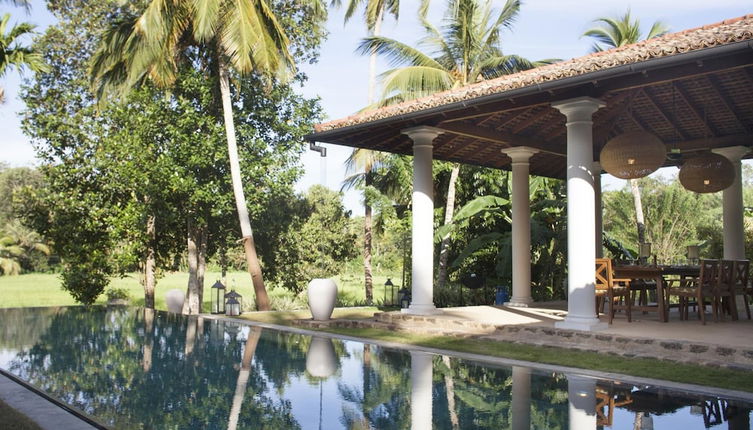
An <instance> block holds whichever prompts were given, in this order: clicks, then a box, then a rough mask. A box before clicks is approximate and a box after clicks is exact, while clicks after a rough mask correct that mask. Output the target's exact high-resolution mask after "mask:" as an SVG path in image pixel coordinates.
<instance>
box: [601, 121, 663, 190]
mask: <svg viewBox="0 0 753 430" xmlns="http://www.w3.org/2000/svg"><path fill="white" fill-rule="evenodd" d="M666 156H667V148H666V147H665V146H664V144H663V143H662V141H661V140H659V138H657V137H656V136H654V135H653V134H651V133H648V132H645V131H631V132H628V133H623V134H621V135H619V136H617V137H615V138H613V139H610V140H609V141H608V142H607V144H606V145H604V148H602V149H601V154H600V155H599V161H600V162H601V167H602V168H604V170H606V171H607V173H609V174H611V175H612V176H616V177H618V178H620V179H636V178H642V177H644V176H648V175H650V174H651V173H653V172H655V171H656V169H658V168H659V167H661V166H662V164H664V159H665V157H666Z"/></svg>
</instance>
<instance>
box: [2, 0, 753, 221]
mask: <svg viewBox="0 0 753 430" xmlns="http://www.w3.org/2000/svg"><path fill="white" fill-rule="evenodd" d="M343 3H346V2H343ZM419 3H420V0H402V2H401V6H400V17H399V22H395V20H394V19H392V17H390V16H388V17H387V19H386V20H385V23H384V25H383V27H382V34H383V35H385V36H388V37H392V38H394V39H397V40H400V41H402V42H406V43H409V44H412V45H416V44H417V42H418V41H419V40H420V38H421V36H422V29H421V27H420V26H419V25H418V20H417V18H416V11H417V9H418V5H419ZM492 3H493V4H494V5H495V6H496V7H497V8H501V7H502V5H503V4H504V1H503V0H492ZM446 4H447V2H446V0H445V1H441V0H434V1H432V3H431V5H432V6H431V8H430V10H429V19H430V20H431V21H432V22H433V23H434V24H435V25H436V26H439V25H441V23H442V22H441V20H442V16H443V13H444V9H445V6H446ZM628 7H629V8H630V9H631V11H632V15H633V16H634V17H637V18H640V20H641V23H642V27H643V31H644V33H645V32H647V31H648V29H649V28H650V26H651V24H652V23H653V22H654V21H656V20H660V21H662V22H664V23H665V24H666V25H668V26H669V28H670V30H671V31H672V32H675V31H681V30H685V29H688V28H694V27H698V26H702V25H706V24H713V23H716V22H719V21H722V20H724V19H729V18H735V17H738V16H742V15H745V14H748V13H753V7H751V3H750V1H749V0H715V1H708V0H632V1H614V0H528V1H525V0H524V1H523V5H522V7H521V11H520V14H519V15H518V19H517V20H516V22H515V24H514V26H513V28H512V29H511V30H509V31H506V32H504V33H503V35H502V48H503V51H504V52H505V53H506V54H518V55H521V56H523V57H526V58H528V59H531V60H537V59H545V58H561V59H569V58H573V57H579V56H582V55H585V54H587V53H588V51H589V49H590V46H591V41H590V40H589V39H588V38H582V37H580V35H581V34H583V33H584V32H585V31H586V30H587V29H589V28H591V27H593V25H594V24H593V20H594V19H596V18H598V17H602V16H619V15H622V14H623V13H624V12H625V11H626V10H627V8H628ZM8 12H9V13H11V14H12V18H11V23H13V22H17V21H26V22H30V23H33V24H36V25H37V26H38V27H37V31H38V32H42V31H43V30H44V28H46V27H47V26H48V25H51V24H53V23H54V18H53V17H52V16H51V15H50V14H49V12H47V10H46V9H45V6H44V2H43V1H40V0H35V1H32V8H31V11H30V13H29V14H28V15H27V14H26V12H25V11H24V10H23V9H22V8H16V7H13V6H11V5H10V3H9V2H7V1H5V2H3V1H2V0H0V15H1V14H4V13H8ZM327 29H328V31H329V35H328V38H327V40H326V41H325V42H324V43H323V45H322V47H321V55H320V57H319V61H318V62H317V63H316V64H313V65H304V66H302V67H301V69H302V70H303V71H304V72H305V73H306V74H307V75H308V81H307V82H306V84H305V85H304V86H303V87H302V88H301V89H300V90H301V92H302V93H303V94H304V95H305V96H307V97H319V98H320V99H321V105H322V107H323V109H324V112H325V115H326V119H325V121H326V120H333V119H338V118H342V117H345V116H348V115H351V114H353V113H354V112H356V111H358V110H360V109H361V108H362V107H363V106H365V105H366V104H367V103H366V100H367V91H368V58H367V57H362V56H359V55H358V54H356V53H355V49H356V47H357V45H358V42H359V41H360V40H361V39H362V38H363V37H365V36H366V35H367V34H366V29H365V24H364V23H363V21H362V19H361V15H360V14H359V15H357V16H354V17H353V19H351V20H350V21H349V22H348V23H347V24H344V22H343V11H342V10H331V11H330V16H329V19H328V22H327ZM377 68H378V72H379V71H383V70H385V69H386V68H387V67H386V64H385V63H382V62H380V63H378V65H377ZM26 76H27V77H29V76H30V75H29V74H27V75H26ZM21 80H22V78H21V77H19V74H18V73H17V72H16V71H15V70H12V71H10V72H9V73H6V75H5V76H3V77H0V85H2V86H3V87H4V88H5V92H6V103H5V104H4V105H0V162H5V163H8V164H10V165H12V166H33V165H35V163H36V161H35V158H34V150H33V148H32V147H31V145H30V144H29V141H28V138H26V136H24V134H23V132H22V131H21V127H20V120H19V118H18V113H19V112H20V111H21V110H22V109H23V103H22V102H21V101H20V100H19V99H18V97H17V94H18V90H19V85H20V83H21ZM325 146H326V147H327V157H326V158H324V159H322V158H321V157H320V156H319V154H318V153H315V152H311V151H308V150H307V151H306V152H304V154H303V156H302V162H303V166H304V168H305V174H304V175H303V177H302V178H301V180H300V181H299V182H298V183H297V184H296V189H297V190H299V191H303V190H306V189H308V188H309V187H310V186H311V185H314V184H325V185H326V186H328V187H329V188H332V189H335V190H339V189H340V186H341V184H342V181H343V179H344V178H345V177H346V176H347V175H348V172H346V171H345V168H344V161H345V159H346V158H347V156H348V155H349V154H350V152H351V149H350V148H346V147H339V146H336V145H325ZM657 174H659V175H664V176H668V175H674V174H676V169H675V168H667V169H660V171H659V172H658V173H657ZM602 182H603V184H604V187H605V189H616V188H621V187H623V186H624V184H625V181H622V180H619V179H616V178H613V177H611V176H610V175H604V178H603V179H602ZM345 206H346V208H348V209H350V210H352V211H353V214H354V215H361V214H363V208H362V206H361V203H360V197H359V195H358V193H357V192H355V191H350V192H346V194H345Z"/></svg>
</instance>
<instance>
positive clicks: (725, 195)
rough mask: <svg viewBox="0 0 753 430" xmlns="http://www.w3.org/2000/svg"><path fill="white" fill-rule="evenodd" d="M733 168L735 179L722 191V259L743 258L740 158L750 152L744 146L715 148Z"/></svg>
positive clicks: (743, 228) (743, 224) (743, 233)
mask: <svg viewBox="0 0 753 430" xmlns="http://www.w3.org/2000/svg"><path fill="white" fill-rule="evenodd" d="M714 152H716V153H718V154H721V155H723V156H725V157H727V159H729V161H731V162H732V165H733V166H734V168H735V181H734V182H733V183H732V185H730V186H729V187H728V188H727V189H725V190H724V191H723V192H722V211H723V213H722V223H723V225H724V259H725V260H745V221H744V218H743V181H742V176H743V174H742V173H743V170H742V163H741V162H740V160H741V159H742V157H743V156H744V155H745V154H747V153H748V152H750V148H746V147H744V146H731V147H728V148H719V149H715V150H714Z"/></svg>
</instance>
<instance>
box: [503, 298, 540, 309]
mask: <svg viewBox="0 0 753 430" xmlns="http://www.w3.org/2000/svg"><path fill="white" fill-rule="evenodd" d="M532 304H533V299H532V298H530V297H513V298H511V299H510V301H509V302H505V304H504V305H505V306H509V307H511V308H527V307H530V306H531V305H532Z"/></svg>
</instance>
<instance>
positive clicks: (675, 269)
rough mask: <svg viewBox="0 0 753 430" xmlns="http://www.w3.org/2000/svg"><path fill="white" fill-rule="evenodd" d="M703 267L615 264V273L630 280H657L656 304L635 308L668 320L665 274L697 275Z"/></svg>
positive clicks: (661, 319) (665, 320)
mask: <svg viewBox="0 0 753 430" xmlns="http://www.w3.org/2000/svg"><path fill="white" fill-rule="evenodd" d="M700 270H701V268H700V266H694V265H645V266H644V265H637V264H633V265H629V264H628V265H615V266H614V275H615V277H616V278H621V279H630V280H637V279H642V280H653V281H654V282H656V305H648V304H646V305H644V306H633V307H632V308H633V310H638V311H643V312H657V313H658V314H659V320H660V321H662V322H667V321H668V319H669V315H668V314H669V312H668V310H669V304H668V303H667V296H666V294H665V291H664V290H665V288H666V287H667V284H666V282H665V279H664V278H665V276H679V277H681V278H683V277H697V276H698V274H699V272H700Z"/></svg>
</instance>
